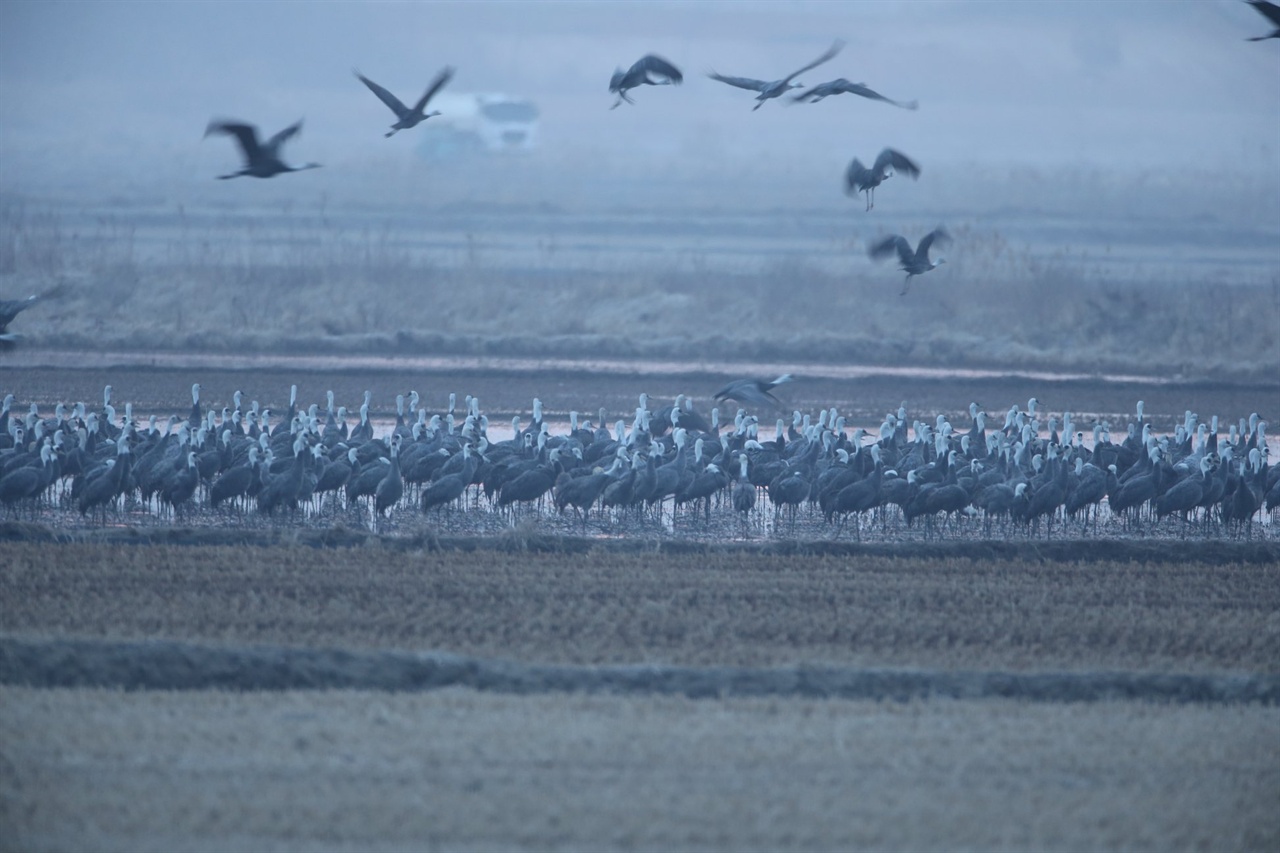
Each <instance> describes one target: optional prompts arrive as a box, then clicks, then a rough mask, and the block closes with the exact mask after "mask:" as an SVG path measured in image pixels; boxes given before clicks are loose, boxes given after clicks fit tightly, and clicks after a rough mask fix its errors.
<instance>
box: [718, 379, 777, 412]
mask: <svg viewBox="0 0 1280 853" xmlns="http://www.w3.org/2000/svg"><path fill="white" fill-rule="evenodd" d="M764 386H765V383H764V382H761V381H760V380H759V379H735V380H733V381H732V382H730V383H729V384H728V385H725V386H724V387H723V388H721V389H720V390H719V391H717V392H716V393H715V399H716V400H719V401H723V400H736V401H737V402H739V403H755V404H756V405H757V406H775V407H777V408H781V407H782V403H780V402H779V401H778V398H777V397H775V396H773V395H772V394H770V393H769V390H770V389H771V388H772V386H769V387H764Z"/></svg>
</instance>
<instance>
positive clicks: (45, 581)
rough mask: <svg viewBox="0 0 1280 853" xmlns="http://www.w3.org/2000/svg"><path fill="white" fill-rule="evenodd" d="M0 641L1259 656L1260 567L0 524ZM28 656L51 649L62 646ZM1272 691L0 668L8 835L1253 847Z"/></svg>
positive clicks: (1041, 660) (1268, 621)
mask: <svg viewBox="0 0 1280 853" xmlns="http://www.w3.org/2000/svg"><path fill="white" fill-rule="evenodd" d="M0 567H3V568H0V635H3V637H4V638H9V639H8V640H7V641H8V642H13V641H19V640H20V641H22V642H25V643H28V644H39V643H41V642H44V641H56V640H59V639H60V638H66V637H77V638H81V639H83V640H88V641H99V642H106V641H119V640H155V641H160V640H164V641H170V640H180V641H184V642H192V643H197V644H202V647H204V648H209V649H214V650H217V649H227V650H235V649H240V648H245V647H246V646H247V645H249V644H270V645H272V646H278V647H290V648H302V649H306V648H311V649H346V650H351V651H358V650H362V649H364V650H369V651H371V652H374V651H376V650H380V649H389V648H390V649H401V650H405V651H409V652H413V651H434V650H441V651H449V652H455V653H460V654H468V655H474V656H477V657H480V658H505V659H509V660H512V661H514V662H523V663H526V664H531V665H536V664H548V663H556V664H561V665H567V666H586V667H595V666H600V665H616V664H645V665H648V666H651V667H662V666H667V665H684V666H693V667H718V666H726V665H737V666H757V667H779V666H780V667H786V666H795V665H827V666H843V667H848V668H849V669H850V670H858V669H861V668H874V667H898V668H902V669H906V670H918V671H922V672H929V671H942V672H946V671H955V670H986V671H991V672H1005V673H1013V674H1018V673H1043V672H1052V671H1065V672H1075V673H1084V674H1088V673H1091V672H1108V673H1130V674H1139V675H1141V674H1147V675H1159V674H1168V675H1175V674H1179V673H1202V674H1231V673H1234V674H1249V673H1255V674H1263V675H1267V676H1275V675H1277V674H1280V622H1277V620H1276V613H1277V612H1280V583H1277V580H1280V566H1277V565H1275V564H1269V563H1264V564H1259V565H1243V564H1226V565H1209V564H1203V563H1195V562H1189V563H1179V562H1167V563H1163V564H1154V563H1153V564H1143V563H1108V562H1093V563H1088V564H1077V563H1071V562H1054V561H1047V562H1026V561H1021V560H1017V561H1015V560H1004V561H1001V560H995V561H972V560H967V559H958V558H956V559H896V558H891V557H872V556H850V555H844V556H828V557H821V556H817V557H815V556H794V555H792V556H787V555H778V554H767V553H749V552H745V551H744V552H740V553H712V552H708V553H706V554H703V555H690V554H688V553H676V554H670V553H655V554H643V553H617V552H612V551H609V550H608V549H605V548H601V549H598V550H596V551H589V552H587V553H585V554H582V553H579V554H554V553H535V552H526V553H520V552H515V551H503V550H499V549H489V550H476V551H470V552H466V551H452V552H448V551H446V552H441V551H419V552H415V551H399V550H393V549H387V548H381V547H377V546H374V545H370V546H366V547H361V548H355V549H342V548H340V549H314V548H299V547H294V548H286V547H254V548H250V547H193V546H187V547H176V546H156V545H152V546H145V545H131V546H120V545H106V544H93V543H73V544H61V545H54V544H48V543H45V544H37V543H21V542H6V543H3V544H0ZM58 666H60V667H62V668H63V669H64V671H65V668H66V667H72V668H73V669H74V668H75V667H76V666H77V664H76V662H75V659H74V658H67V657H65V656H64V657H63V658H62V659H61V660H60V662H59V663H58ZM1278 744H1280V712H1278V711H1277V709H1276V707H1275V706H1273V705H1258V704H1234V703H1229V704H1220V703H1208V704H1205V703H1200V702H1192V703H1180V702H1166V701H1146V700H1126V701H1115V700H1109V701H1101V702H1070V701H1068V702H1032V701H1022V700H1015V699H966V700H954V699H942V698H933V699H928V700H921V699H915V700H911V701H907V702H901V701H888V700H874V699H871V700H856V701H851V700H818V699H811V698H802V697H796V696H786V695H778V696H770V697H764V698H726V697H721V698H690V697H687V696H680V695H659V694H645V693H638V694H626V695H622V694H612V693H603V694H602V693H594V694H583V693H573V692H570V693H564V692H558V691H552V692H541V693H540V692H538V691H537V690H536V689H535V690H534V693H533V694H532V695H529V694H527V693H526V694H524V695H514V694H510V693H503V692H490V691H486V690H475V689H466V688H457V687H454V688H448V689H444V690H436V691H430V692H425V693H420V692H410V693H403V692H382V691H362V690H310V691H274V690H268V691H247V692H241V691H231V692H226V691H222V690H209V689H202V690H185V691H176V692H171V691H165V690H144V691H120V690H114V689H105V690H104V689H39V688H32V687H24V686H17V685H15V684H12V683H10V684H9V685H8V686H4V687H0V820H2V821H3V823H4V824H5V825H6V826H8V827H9V828H10V830H9V834H8V838H9V842H8V843H7V844H6V845H5V846H6V847H12V848H13V849H24V850H56V849H67V848H93V849H156V850H159V849H190V850H201V849H210V850H212V849H264V850H269V849H308V850H355V849H406V848H408V849H441V848H442V849H512V848H520V849H584V848H589V849H600V848H607V849H761V850H763V849H810V850H829V849H848V848H855V847H874V848H885V849H957V848H959V849H1027V848H1035V849H1063V850H1067V849H1104V848H1107V849H1120V848H1123V849H1161V850H1166V849H1204V848H1212V849H1221V850H1229V849H1239V850H1254V849H1269V848H1273V847H1275V846H1276V844H1277V843H1278V842H1280V818H1278V817H1277V815H1276V811H1275V809H1274V804H1275V802H1276V796H1277V793H1278V792H1280V771H1277V767H1280V746H1277V745H1278Z"/></svg>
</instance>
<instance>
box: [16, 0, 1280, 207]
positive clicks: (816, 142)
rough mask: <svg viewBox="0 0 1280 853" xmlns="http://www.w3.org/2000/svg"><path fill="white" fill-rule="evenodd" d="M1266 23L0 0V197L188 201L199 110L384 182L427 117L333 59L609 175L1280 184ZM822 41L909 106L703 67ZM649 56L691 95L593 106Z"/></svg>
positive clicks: (1233, 17)
mask: <svg viewBox="0 0 1280 853" xmlns="http://www.w3.org/2000/svg"><path fill="white" fill-rule="evenodd" d="M1268 31H1269V25H1268V22H1267V21H1266V20H1264V19H1263V18H1262V16H1260V15H1258V14H1257V13H1256V12H1254V11H1253V10H1252V9H1250V8H1249V7H1248V6H1247V5H1246V4H1245V3H1243V2H1239V0H1204V1H1203V2H1164V0H1156V1H1155V2H1126V3H1103V2H1097V3H1091V2H1080V3H1040V2H1034V3H1014V2H948V3H943V2H917V3H871V2H854V3H837V2H817V3H796V2H779V3H774V2H757V3H729V2H714V3H712V2H707V3H675V2H671V3H661V2H660V3H643V4H642V3H622V2H614V3H560V2H555V3H552V2H544V3H533V2H517V3H507V2H488V3H484V2H481V3H466V4H463V3H346V2H327V3H293V2H280V3H251V2H240V3H199V2H193V3H186V2H183V3H179V2H142V3H139V2H112V0H92V2H76V1H75V0H71V1H69V2H47V1H46V0H38V2H26V0H6V2H4V3H2V4H0V108H2V109H0V115H2V116H3V118H2V119H0V190H14V189H20V190H22V191H24V192H32V191H36V190H38V189H39V188H40V186H41V183H42V181H57V180H66V181H69V180H93V179H101V180H102V181H104V182H108V183H110V182H112V181H120V182H130V184H131V185H135V186H140V187H145V186H146V185H147V184H148V182H151V181H163V182H165V183H166V186H169V187H172V186H173V185H174V182H177V184H178V185H185V184H186V182H192V185H193V186H194V185H195V184H196V183H197V182H198V183H199V185H200V186H201V187H202V189H204V190H207V189H208V183H209V181H210V179H211V177H212V176H213V175H215V174H220V173H222V172H225V171H229V170H231V169H233V168H238V160H239V158H238V155H237V154H236V152H235V151H234V149H233V148H232V147H231V145H230V142H229V140H225V139H209V140H204V141H202V140H201V134H202V133H203V130H204V127H205V125H206V123H207V122H208V121H209V119H210V118H212V117H232V118H240V119H244V120H247V121H250V122H253V123H257V124H259V125H261V126H262V128H263V130H264V131H265V132H267V133H272V132H274V131H275V130H277V129H279V128H281V127H283V126H285V125H286V124H288V123H290V122H292V121H294V120H295V119H297V118H299V117H305V119H306V126H305V130H304V133H303V134H302V136H301V138H300V139H298V140H296V141H294V142H292V143H290V145H289V146H288V147H287V148H286V150H285V154H286V159H287V160H289V161H290V162H295V163H302V162H306V161H309V160H318V161H320V162H322V163H324V164H325V166H326V169H325V170H321V172H316V173H308V176H307V177H308V178H309V179H311V178H312V176H319V175H321V173H332V172H334V171H337V170H346V172H347V173H348V174H366V173H368V172H369V171H370V170H378V169H384V170H386V169H390V170H391V172H390V173H391V174H396V173H397V172H396V170H397V169H399V170H402V171H403V170H409V169H413V168H415V165H414V164H416V163H417V162H418V161H417V159H416V156H415V154H414V148H415V146H416V145H417V144H418V142H419V139H418V137H417V135H416V134H419V133H421V132H423V131H422V129H421V128H419V129H416V130H412V131H409V132H407V133H402V134H399V135H398V136H396V137H393V138H392V139H390V140H386V139H383V138H382V132H383V131H384V130H385V129H386V127H387V125H389V124H390V123H391V121H393V120H394V119H393V117H392V115H391V113H390V112H389V111H388V110H387V109H386V108H385V107H384V106H383V105H382V104H381V103H379V102H378V101H377V100H376V99H375V98H374V97H373V96H372V95H371V93H369V92H368V91H367V90H365V89H364V87H363V86H361V85H360V84H359V83H358V81H356V80H355V79H354V78H353V77H352V74H351V69H352V68H353V67H358V68H359V69H360V70H361V71H362V72H364V73H365V74H367V75H368V76H370V77H371V78H373V79H374V80H377V81H378V82H380V83H382V84H383V85H385V86H387V87H388V88H389V89H391V90H392V91H393V92H395V93H397V94H398V95H399V96H400V97H401V99H402V100H404V101H407V102H410V103H412V101H413V100H415V99H416V98H417V97H418V95H420V94H421V92H422V91H423V89H424V88H425V86H426V84H427V83H428V81H429V80H430V79H431V78H432V76H433V75H434V74H435V73H436V72H437V71H438V70H439V69H440V68H441V67H442V66H444V65H447V64H448V65H454V66H456V67H457V68H458V73H457V76H456V77H455V78H454V80H453V82H452V83H451V84H450V91H455V92H468V91H470V92H505V93H508V94H512V95H519V96H524V97H528V98H530V99H532V100H533V101H534V102H536V103H537V105H538V107H539V109H540V110H541V122H540V134H541V142H542V152H541V154H540V156H545V157H546V158H548V159H549V160H552V161H555V160H556V158H560V160H559V162H562V163H564V164H582V163H592V164H596V167H598V168H602V169H608V170H613V171H615V172H616V171H625V170H628V169H647V168H657V169H669V170H675V171H677V172H680V173H705V174H715V173H717V172H726V171H728V172H733V173H735V174H740V173H743V172H746V173H751V172H752V171H753V170H759V171H760V172H761V173H770V174H773V175H775V176H777V175H781V176H784V177H787V176H790V177H796V178H797V179H799V180H801V181H802V182H803V181H808V180H813V181H817V180H819V178H820V179H821V180H822V181H827V182H830V180H831V173H832V170H833V168H834V169H835V171H836V174H837V175H838V174H839V171H840V170H841V169H842V167H843V164H844V163H847V161H848V158H849V157H851V156H854V155H858V156H861V157H862V158H863V159H864V160H865V159H867V158H872V157H874V156H875V154H876V152H877V151H879V150H880V148H882V147H884V146H885V145H893V146H894V147H897V148H900V149H902V150H904V151H907V152H910V153H911V154H912V155H913V156H914V157H916V158H917V159H919V160H920V161H921V162H923V163H924V164H925V166H926V174H929V175H931V176H932V175H936V174H938V173H939V170H945V169H947V168H960V167H961V165H963V167H964V168H967V169H972V168H996V169H1006V168H1010V167H1014V166H1025V167H1034V168H1046V169H1053V168H1057V167H1061V166H1070V167H1073V168H1080V167H1096V168H1102V169H1114V170H1126V169H1144V170H1145V169H1154V170H1166V171H1171V172H1174V173H1177V172H1178V171H1186V172H1192V171H1199V172H1207V173H1222V174H1223V175H1226V176H1237V177H1239V178H1241V179H1244V180H1248V181H1256V182H1259V183H1260V184H1261V185H1263V186H1264V187H1270V186H1275V187H1280V89H1278V88H1277V87H1276V85H1275V83H1276V81H1277V80H1280V40H1275V41H1270V42H1262V43H1251V42H1246V41H1245V40H1244V39H1245V38H1247V37H1249V36H1257V35H1263V34H1265V33H1266V32H1268ZM835 38H841V39H844V40H845V41H846V42H847V47H846V48H845V49H844V52H843V53H842V54H841V55H840V56H838V57H837V58H836V59H834V60H833V61H831V62H830V63H828V64H826V65H824V66H822V67H820V68H818V69H816V70H814V71H811V72H809V73H808V74H806V75H803V76H802V77H801V78H800V79H801V81H802V82H804V83H806V84H809V85H813V84H816V83H819V82H822V81H824V80H828V79H833V78H836V77H847V78H849V79H851V80H853V81H855V82H865V83H866V84H868V85H870V86H871V87H872V88H874V89H876V90H878V91H880V92H882V93H884V94H885V95H887V96H888V97H891V98H896V99H901V100H910V99H918V100H919V102H920V109H919V111H918V112H907V111H904V110H898V109H895V108H893V107H890V106H888V105H885V104H880V103H873V102H870V101H867V100H864V99H860V98H856V97H854V96H851V95H842V96H839V97H836V98H830V99H827V100H825V101H823V102H821V103H819V104H816V105H811V106H810V105H796V106H786V105H783V104H782V103H780V102H778V101H773V102H770V103H767V104H766V105H765V106H764V107H763V108H761V109H760V110H759V111H758V112H752V111H751V107H752V106H753V105H754V101H753V100H752V96H753V93H750V92H746V91H743V90H739V89H734V88H731V87H729V86H725V85H723V84H720V83H716V82H714V81H711V80H708V79H707V78H706V76H705V73H706V72H707V71H708V70H712V69H714V70H717V71H720V72H722V73H726V74H732V75H738V76H749V77H758V78H762V79H776V78H779V77H782V76H785V75H786V74H787V73H789V72H790V71H792V70H794V69H795V68H797V67H799V66H801V65H804V64H806V63H807V62H808V61H809V60H811V59H812V58H814V57H815V56H817V55H818V54H819V53H821V52H822V51H823V50H824V49H826V47H827V46H829V45H830V44H831V42H832V41H833V39H835ZM646 52H655V53H659V54H661V55H663V56H665V57H667V58H669V59H671V60H672V61H674V62H675V63H676V64H677V65H679V66H681V67H682V68H683V69H684V72H685V84H684V85H683V86H681V87H679V88H676V87H669V88H668V87H663V88H658V87H642V88H640V89H637V90H635V91H634V92H633V96H634V98H635V100H636V101H637V105H636V106H634V107H632V106H630V105H627V104H624V105H622V106H621V107H620V108H618V109H617V110H614V111H612V112H611V111H609V109H608V107H609V105H610V104H611V103H612V102H613V97H612V95H611V94H610V93H609V92H608V91H607V86H608V80H609V75H610V74H611V72H612V71H613V69H614V68H615V67H616V66H622V67H626V66H627V65H629V64H630V63H631V62H633V61H634V60H635V59H637V58H639V57H640V56H641V55H643V54H644V53H646ZM832 164H835V165H834V166H833V165H832ZM314 179H315V180H336V178H334V177H333V176H332V174H330V175H329V176H328V177H325V178H319V177H315V178H314ZM248 180H250V179H245V181H248ZM284 180H285V181H289V180H301V178H297V179H294V178H285V179H284ZM262 183H272V184H274V183H278V181H272V182H262ZM1188 192H1189V193H1192V194H1194V192H1195V188H1194V187H1188Z"/></svg>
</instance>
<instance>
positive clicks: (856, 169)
mask: <svg viewBox="0 0 1280 853" xmlns="http://www.w3.org/2000/svg"><path fill="white" fill-rule="evenodd" d="M890 169H892V170H893V171H889V170H890ZM896 174H903V175H907V176H908V177H910V178H911V180H913V181H914V180H917V179H918V178H919V177H920V167H919V166H918V165H916V163H915V162H914V161H912V160H910V159H908V157H907V155H905V154H903V153H902V152H901V151H894V150H893V149H892V148H886V149H884V150H883V151H881V152H880V155H879V156H878V157H876V161H875V163H873V164H872V166H871V168H870V169H868V168H867V167H866V166H864V165H862V161H861V160H859V159H858V158H857V157H854V158H853V162H852V163H850V164H849V168H848V169H847V170H845V173H844V191H845V194H846V195H856V194H858V193H866V194H867V210H870V209H871V208H873V207H875V206H876V187H878V186H880V185H881V184H882V183H884V182H885V180H886V179H888V178H889V177H891V176H893V175H896Z"/></svg>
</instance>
